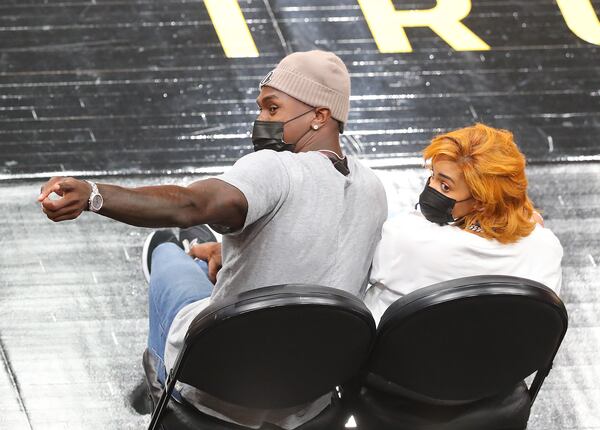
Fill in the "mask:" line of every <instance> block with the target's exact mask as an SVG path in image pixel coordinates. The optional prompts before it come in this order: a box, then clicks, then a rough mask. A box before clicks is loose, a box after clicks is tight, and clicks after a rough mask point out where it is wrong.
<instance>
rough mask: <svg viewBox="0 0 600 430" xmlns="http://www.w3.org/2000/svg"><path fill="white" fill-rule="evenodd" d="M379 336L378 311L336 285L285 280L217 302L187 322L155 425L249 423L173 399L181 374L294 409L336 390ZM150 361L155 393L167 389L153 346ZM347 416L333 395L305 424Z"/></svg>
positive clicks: (261, 404) (314, 429) (210, 428)
mask: <svg viewBox="0 0 600 430" xmlns="http://www.w3.org/2000/svg"><path fill="white" fill-rule="evenodd" d="M374 336H375V323H374V321H373V317H372V316H371V314H370V312H369V310H368V309H367V308H366V307H365V305H364V304H363V303H362V301H361V300H359V299H357V298H356V297H354V296H353V295H351V294H349V293H346V292H344V291H341V290H338V289H334V288H327V287H321V286H313V285H279V286H273V287H266V288H260V289H256V290H252V291H249V292H245V293H243V294H240V295H239V296H237V297H233V298H232V299H231V300H228V301H225V302H221V303H214V304H211V305H210V306H209V307H208V308H206V309H205V310H204V311H203V312H201V313H200V314H199V315H198V316H197V317H196V318H195V319H194V321H193V322H192V324H191V326H190V327H189V329H188V332H187V335H186V338H185V344H184V346H183V349H182V350H181V352H180V353H179V355H178V357H177V360H176V364H175V366H174V368H173V370H172V371H171V373H170V375H169V376H168V380H167V384H166V389H164V390H162V395H161V397H160V399H158V401H157V402H156V403H157V404H156V407H155V410H154V413H153V414H152V421H151V423H150V427H149V428H150V429H152V430H154V429H158V428H163V429H166V430H187V429H202V430H233V429H241V428H243V427H240V426H237V425H234V424H230V423H227V422H224V421H222V420H218V419H216V418H213V417H210V416H208V415H205V414H202V413H200V412H199V411H198V410H196V409H195V408H192V407H191V406H190V405H187V404H179V403H177V402H176V401H172V402H170V404H169V400H170V399H171V394H172V392H173V389H174V387H175V383H176V382H177V381H180V382H182V383H185V384H188V385H191V386H193V387H195V388H198V389H199V390H201V391H203V392H205V393H207V394H209V395H211V396H212V397H215V398H218V399H219V400H222V401H224V402H228V403H231V404H234V405H237V406H242V407H246V408H255V409H279V408H288V407H293V406H298V405H303V404H307V403H310V402H311V401H314V400H316V399H317V398H319V397H321V396H323V395H325V394H327V393H335V388H336V387H337V386H340V385H342V384H343V383H344V382H346V381H348V380H349V379H351V378H353V377H355V375H356V374H357V372H358V371H359V369H360V368H361V366H363V365H364V364H365V362H366V360H367V358H368V354H369V351H370V348H371V347H372V342H373V339H374ZM144 368H145V371H146V377H147V381H148V384H149V386H150V391H151V393H154V399H155V400H156V397H157V392H158V391H160V390H161V388H160V385H159V384H158V382H157V380H156V363H153V362H152V360H150V359H149V355H148V354H147V353H146V354H145V356H144ZM332 397H337V396H332ZM222 412H225V414H226V411H222ZM346 418H347V417H346V416H345V411H344V409H343V407H342V406H341V404H340V402H334V403H333V404H332V405H331V406H329V407H328V408H327V409H326V410H325V411H324V412H323V413H321V414H320V415H319V416H317V417H316V418H315V419H313V420H312V421H310V422H309V423H306V424H304V425H303V426H301V427H300V429H301V430H319V429H328V430H329V429H337V428H342V427H343V425H344V423H345V420H346ZM263 428H264V429H267V428H268V429H276V428H277V427H275V426H271V425H265V426H263Z"/></svg>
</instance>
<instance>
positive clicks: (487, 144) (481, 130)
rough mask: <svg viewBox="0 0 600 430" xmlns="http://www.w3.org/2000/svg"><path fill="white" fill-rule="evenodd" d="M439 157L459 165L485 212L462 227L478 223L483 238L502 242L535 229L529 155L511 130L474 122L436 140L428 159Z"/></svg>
mask: <svg viewBox="0 0 600 430" xmlns="http://www.w3.org/2000/svg"><path fill="white" fill-rule="evenodd" d="M440 156H445V157H447V158H449V159H450V160H452V161H454V162H456V163H457V164H458V166H459V168H460V169H461V171H462V173H463V175H464V178H465V181H466V183H467V186H468V187H469V190H470V191H471V195H472V196H473V198H474V199H475V200H476V201H477V202H478V203H479V207H480V208H481V209H480V210H477V211H475V212H473V213H470V214H468V215H467V216H465V217H464V218H463V219H462V220H461V221H460V223H459V226H461V227H463V228H468V227H469V226H471V225H474V224H479V226H480V227H481V229H482V232H481V233H480V235H481V236H483V237H485V238H488V239H496V240H497V241H499V242H501V243H513V242H516V241H518V240H519V239H520V238H522V237H525V236H528V235H529V234H530V233H531V232H532V231H533V229H534V228H535V222H534V221H533V220H532V216H533V212H534V207H533V203H532V202H531V200H530V199H529V197H528V196H527V178H526V176H525V156H524V155H523V154H522V153H521V151H519V148H517V145H516V144H515V142H514V139H513V135H512V133H511V132H509V131H507V130H499V129H495V128H492V127H488V126H486V125H484V124H475V125H473V126H471V127H465V128H461V129H459V130H454V131H451V132H449V133H446V134H442V135H439V136H436V137H435V138H434V139H433V140H432V141H431V144H429V146H427V148H425V150H424V151H423V157H424V158H425V161H426V162H433V161H434V160H435V159H436V158H437V157H440Z"/></svg>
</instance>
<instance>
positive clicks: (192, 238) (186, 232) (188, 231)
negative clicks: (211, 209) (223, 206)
mask: <svg viewBox="0 0 600 430" xmlns="http://www.w3.org/2000/svg"><path fill="white" fill-rule="evenodd" d="M216 241H217V238H216V237H215V235H214V234H213V232H212V231H210V229H209V228H208V226H207V225H205V224H200V225H195V226H193V227H188V228H181V229H179V242H180V243H181V244H182V245H183V249H184V250H185V252H189V250H190V248H191V247H192V246H194V245H195V244H197V243H204V242H216Z"/></svg>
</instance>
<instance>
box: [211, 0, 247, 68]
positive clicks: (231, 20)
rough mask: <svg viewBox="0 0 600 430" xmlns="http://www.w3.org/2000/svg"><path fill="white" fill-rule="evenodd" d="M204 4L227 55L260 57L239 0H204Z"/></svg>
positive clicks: (231, 56)
mask: <svg viewBox="0 0 600 430" xmlns="http://www.w3.org/2000/svg"><path fill="white" fill-rule="evenodd" d="M204 4H206V9H208V14H209V15H210V20H211V21H212V23H213V25H214V27H215V30H216V31H217V36H219V40H220V41H221V46H223V50H224V51H225V55H226V56H227V57H229V58H240V57H258V50H257V49H256V45H255V44H254V39H253V38H252V35H251V34H250V30H249V29H248V25H247V24H246V19H245V18H244V14H242V10H241V9H240V5H239V4H238V2H237V0H204Z"/></svg>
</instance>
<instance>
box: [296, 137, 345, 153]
mask: <svg viewBox="0 0 600 430" xmlns="http://www.w3.org/2000/svg"><path fill="white" fill-rule="evenodd" d="M309 151H330V152H333V153H335V154H336V155H337V156H338V157H340V158H343V157H344V153H343V152H342V148H341V147H340V137H339V134H335V135H331V136H327V137H324V138H323V137H321V138H320V139H319V140H316V139H315V140H314V141H313V142H309V143H308V144H307V145H306V146H303V147H302V149H300V151H298V152H309Z"/></svg>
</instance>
